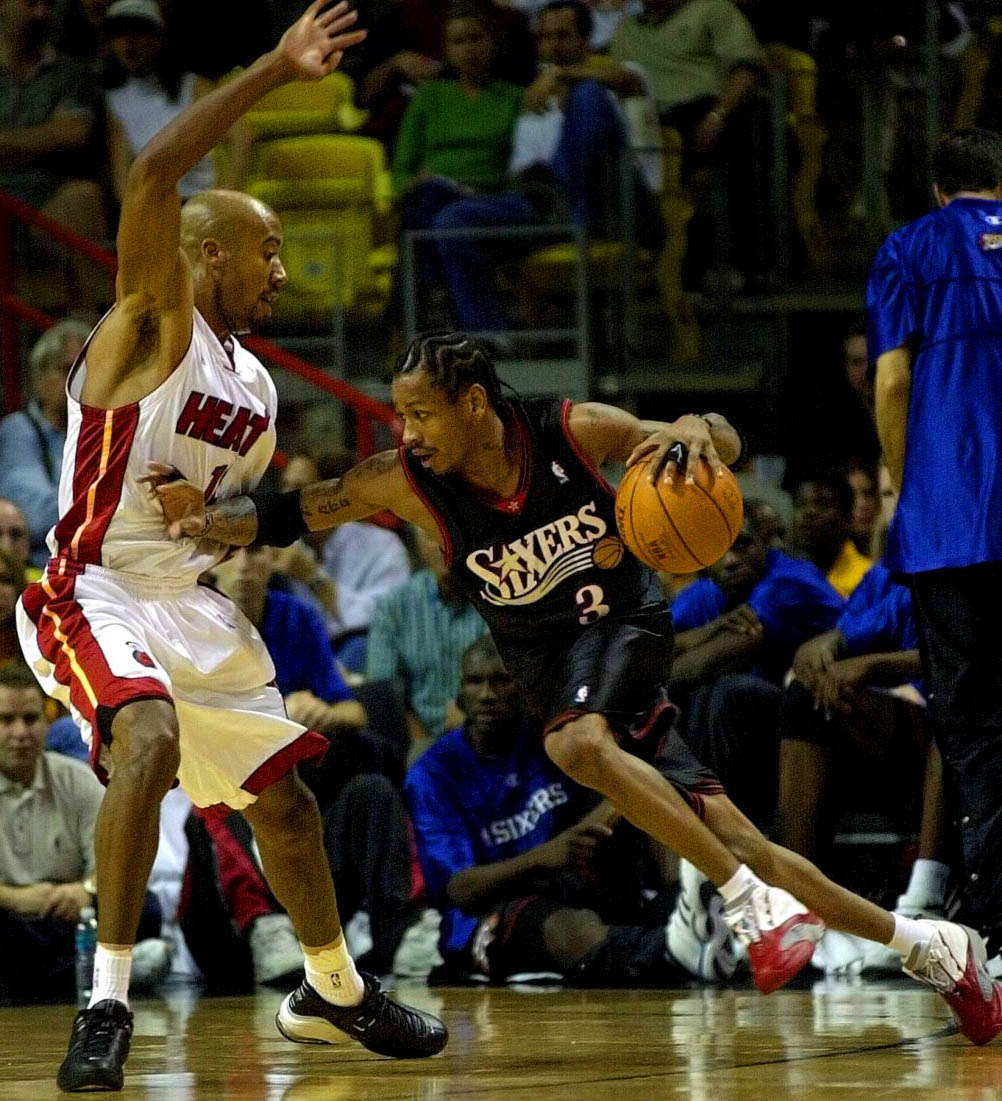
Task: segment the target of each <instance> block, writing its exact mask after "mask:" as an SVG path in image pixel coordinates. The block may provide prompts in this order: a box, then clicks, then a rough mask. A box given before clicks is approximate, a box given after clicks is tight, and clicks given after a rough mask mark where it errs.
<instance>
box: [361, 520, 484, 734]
mask: <svg viewBox="0 0 1002 1101" xmlns="http://www.w3.org/2000/svg"><path fill="white" fill-rule="evenodd" d="M413 530H414V538H415V542H416V544H417V548H418V553H419V554H420V556H421V559H422V560H423V561H424V563H425V568H424V569H422V570H418V572H417V573H415V574H413V575H412V576H411V578H410V579H409V580H408V581H407V583H406V584H405V585H402V586H401V587H400V588H399V589H397V590H395V591H394V592H392V593H389V594H388V595H387V596H384V597H382V598H381V599H380V600H379V601H378V602H377V604H376V609H375V612H374V613H373V616H372V625H371V627H370V628H369V651H368V654H367V655H366V661H365V675H366V679H367V680H399V681H400V682H401V683H402V684H403V688H404V700H405V703H406V706H407V712H408V723H409V725H410V730H411V740H412V743H413V744H414V745H415V746H420V745H422V744H424V743H426V742H427V740H428V739H429V738H431V739H434V738H437V737H439V735H441V734H442V732H443V731H445V730H447V729H452V727H454V726H457V725H458V724H459V723H460V722H462V718H463V717H462V713H461V712H460V711H459V709H458V707H457V706H456V694H457V692H458V691H459V666H460V660H461V658H462V655H463V653H464V651H465V650H466V647H467V646H469V645H470V643H471V642H474V641H475V640H476V639H478V638H479V637H480V636H481V635H483V634H485V633H486V632H487V624H486V623H484V621H483V620H482V619H481V618H480V615H479V613H478V612H477V610H476V608H474V607H473V605H472V604H471V603H470V602H469V601H468V600H467V599H466V598H465V597H464V596H463V595H462V594H461V593H460V592H459V590H458V589H456V588H455V586H454V584H453V582H452V579H451V577H450V574H449V571H448V570H447V569H446V566H445V561H444V559H443V558H442V552H441V551H440V550H439V549H438V547H437V546H435V544H434V543H433V542H432V541H431V540H430V539H429V538H428V536H426V535H424V534H423V533H422V532H420V531H419V530H418V529H416V528H415V529H413Z"/></svg>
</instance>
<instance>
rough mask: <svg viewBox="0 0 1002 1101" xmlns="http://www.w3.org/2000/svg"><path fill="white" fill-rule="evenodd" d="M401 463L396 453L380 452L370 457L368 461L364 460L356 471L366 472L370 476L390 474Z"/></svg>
mask: <svg viewBox="0 0 1002 1101" xmlns="http://www.w3.org/2000/svg"><path fill="white" fill-rule="evenodd" d="M399 461H400V460H399V459H398V458H397V453H396V452H395V451H378V452H377V453H376V454H375V455H370V456H369V458H368V459H363V460H362V462H361V463H359V464H358V466H357V467H356V469H357V470H364V471H366V473H369V474H388V473H389V472H390V471H391V470H393V469H394V467H396V466H397V464H398V463H399Z"/></svg>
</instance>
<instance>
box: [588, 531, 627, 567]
mask: <svg viewBox="0 0 1002 1101" xmlns="http://www.w3.org/2000/svg"><path fill="white" fill-rule="evenodd" d="M591 560H592V561H593V562H594V563H595V565H596V566H598V568H599V569H600V570H614V569H615V568H616V567H617V566H618V565H619V563H620V562H622V561H623V543H622V540H620V539H618V538H617V537H616V536H615V535H605V536H603V537H602V538H601V539H599V541H598V542H597V543H596V544H595V546H594V547H593V548H592V552H591Z"/></svg>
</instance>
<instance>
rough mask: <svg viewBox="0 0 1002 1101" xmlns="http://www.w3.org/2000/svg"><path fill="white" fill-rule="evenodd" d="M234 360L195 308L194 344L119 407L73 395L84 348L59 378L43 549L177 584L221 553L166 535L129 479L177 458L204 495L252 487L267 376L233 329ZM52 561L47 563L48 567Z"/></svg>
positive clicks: (268, 413) (270, 386) (263, 428)
mask: <svg viewBox="0 0 1002 1101" xmlns="http://www.w3.org/2000/svg"><path fill="white" fill-rule="evenodd" d="M233 343H234V356H233V362H232V363H231V362H230V358H229V356H227V354H226V351H225V350H224V349H223V346H222V345H221V344H220V342H219V339H218V338H217V337H216V335H215V333H213V332H212V330H211V329H210V328H209V326H208V325H207V324H206V322H205V319H204V318H203V317H202V315H201V314H200V313H199V312H198V311H197V310H196V311H195V316H194V323H193V325H192V333H191V344H190V345H189V347H188V351H187V352H186V353H185V356H184V358H183V359H182V360H181V362H180V363H179V364H178V366H177V368H176V369H175V370H174V372H173V373H172V374H171V376H170V378H168V379H167V380H166V381H165V382H164V383H162V384H161V385H160V386H159V387H157V389H156V390H154V391H153V393H152V394H147V396H146V397H145V398H143V399H142V400H141V401H138V402H135V403H134V404H132V405H124V406H122V407H121V408H119V409H97V408H94V407H91V406H86V405H82V404H81V403H80V400H79V395H80V393H81V391H82V388H83V381H84V377H85V373H86V370H87V367H86V350H85V351H84V354H83V357H82V360H81V361H80V362H78V363H77V365H76V366H75V367H74V369H73V370H72V371H71V372H70V375H69V378H68V380H67V396H68V404H69V417H68V425H67V431H66V446H65V448H64V451H63V471H62V477H61V479H60V482H59V521H58V523H57V524H56V526H55V527H54V528H53V529H52V531H50V532H49V536H48V545H49V550H50V551H51V553H52V556H53V558H54V559H56V560H57V561H59V562H61V563H63V566H62V568H63V569H64V570H65V569H73V568H79V567H80V566H84V565H88V564H92V565H96V566H103V567H104V568H106V569H111V570H118V571H124V572H125V573H128V574H133V575H138V576H139V577H142V578H148V579H155V580H156V581H157V583H158V584H162V585H163V587H164V588H165V589H169V590H170V591H178V590H179V589H181V588H185V587H187V586H188V585H194V584H195V582H196V580H197V578H198V575H199V574H200V573H201V572H202V571H203V570H206V569H209V568H210V567H212V566H213V565H215V564H216V563H217V562H218V561H219V559H220V558H221V557H222V556H223V554H224V553H225V549H224V548H221V547H220V546H219V545H218V544H215V543H210V542H207V541H199V540H197V539H184V540H181V541H179V542H172V541H171V540H169V539H168V538H167V533H166V530H165V527H164V518H163V514H162V512H161V511H160V507H159V505H158V504H157V503H156V502H155V501H153V500H152V499H151V498H150V495H149V493H148V492H147V489H146V486H144V485H140V484H139V483H138V481H137V479H139V478H141V477H142V476H143V475H144V474H146V473H148V471H147V469H146V464H147V461H150V460H152V461H155V462H160V463H166V464H168V465H169V466H173V467H175V468H176V469H177V470H179V471H180V472H181V474H182V475H183V476H184V477H185V478H186V479H187V480H188V481H190V482H193V483H194V484H195V485H199V486H202V488H203V489H204V490H205V497H206V500H207V501H211V500H216V499H220V498H223V497H232V496H235V495H237V494H240V493H249V492H251V490H253V489H254V488H255V487H256V486H257V484H258V482H260V480H261V477H262V475H263V474H264V472H265V470H266V468H267V466H268V463H269V462H270V461H271V456H272V453H273V452H274V450H275V412H276V406H277V397H276V393H275V385H274V383H273V382H272V380H271V376H270V375H269V374H268V372H267V371H266V370H265V369H264V367H263V366H262V365H261V363H260V361H259V360H258V359H257V358H256V357H255V356H253V355H251V353H250V352H248V351H247V350H246V349H244V348H242V347H241V346H240V344H238V343H237V342H236V341H234V342H233ZM50 568H51V567H50Z"/></svg>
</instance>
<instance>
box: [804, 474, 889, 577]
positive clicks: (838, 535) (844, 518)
mask: <svg viewBox="0 0 1002 1101" xmlns="http://www.w3.org/2000/svg"><path fill="white" fill-rule="evenodd" d="M854 503H855V498H854V494H853V489H852V486H851V485H850V484H849V482H848V481H847V480H846V478H845V476H844V475H842V474H833V473H828V472H826V471H823V472H818V473H812V474H807V475H806V476H805V477H803V478H802V479H801V480H800V484H799V485H798V486H797V488H796V490H795V491H794V494H793V545H794V548H795V549H796V550H797V551H799V552H800V553H801V554H803V555H804V556H805V557H806V558H807V559H809V560H810V561H811V562H813V563H814V565H815V566H817V568H818V569H819V570H820V571H821V572H822V573H823V574H824V575H825V577H826V578H827V579H828V584H829V585H831V587H832V588H833V589H834V590H835V591H836V592H837V593H838V594H839V595H840V596H842V597H847V596H849V594H850V593H851V592H852V590H853V589H855V587H856V586H857V585H858V584H859V583H860V581H862V579H863V575H864V574H865V573H866V571H867V570H868V569H869V568H870V567H871V566H872V565H873V559H872V558H870V557H868V556H867V555H865V554H861V553H860V552H859V551H858V550H857V549H856V546H855V544H854V543H853V541H852V518H853V508H854Z"/></svg>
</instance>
